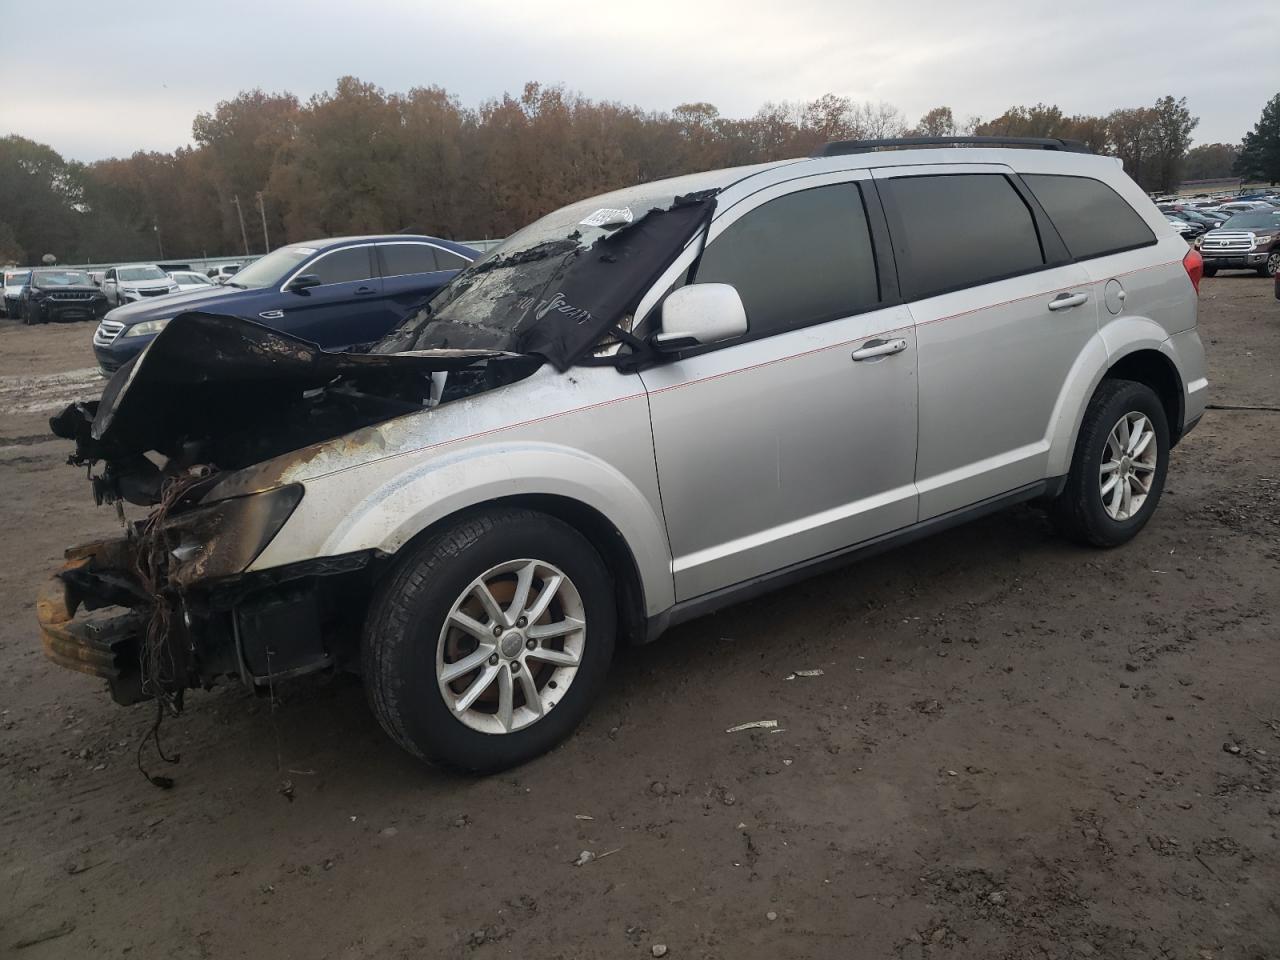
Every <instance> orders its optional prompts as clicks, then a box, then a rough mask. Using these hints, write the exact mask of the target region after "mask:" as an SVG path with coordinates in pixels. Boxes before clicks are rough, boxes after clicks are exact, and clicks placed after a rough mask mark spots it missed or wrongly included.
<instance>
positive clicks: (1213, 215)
mask: <svg viewBox="0 0 1280 960" xmlns="http://www.w3.org/2000/svg"><path fill="white" fill-rule="evenodd" d="M1156 205H1157V207H1158V208H1159V210H1160V212H1161V213H1163V214H1164V215H1165V218H1166V219H1167V220H1168V221H1169V224H1170V225H1171V226H1172V227H1174V229H1176V230H1177V231H1178V232H1179V233H1180V234H1181V235H1182V236H1183V238H1184V239H1186V240H1187V241H1188V242H1191V243H1194V244H1195V245H1196V246H1197V247H1198V248H1199V249H1200V252H1201V254H1202V255H1203V257H1204V272H1205V276H1209V277H1212V276H1213V275H1214V274H1216V273H1217V272H1218V271H1219V270H1253V271H1255V272H1257V273H1258V274H1260V275H1261V276H1264V277H1274V276H1276V275H1277V272H1280V192H1275V191H1266V192H1259V193H1256V194H1251V195H1249V196H1245V197H1231V198H1224V197H1200V198H1189V199H1188V198H1177V197H1165V198H1160V199H1158V200H1157V203H1156Z"/></svg>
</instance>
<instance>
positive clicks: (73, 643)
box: [36, 541, 147, 705]
mask: <svg viewBox="0 0 1280 960" xmlns="http://www.w3.org/2000/svg"><path fill="white" fill-rule="evenodd" d="M121 543H122V541H107V542H102V543H96V544H90V545H88V546H86V547H82V548H77V550H73V551H68V560H67V563H66V564H65V565H64V566H63V567H62V569H61V570H60V571H58V573H56V574H54V576H52V577H51V578H50V579H49V581H48V582H47V583H46V584H45V585H44V587H43V589H41V591H40V594H39V596H38V597H37V598H36V619H37V621H38V622H39V624H40V641H41V644H42V645H43V647H44V654H45V656H46V657H48V658H49V659H50V660H52V661H53V662H54V663H56V664H57V665H58V666H60V667H66V668H67V669H68V670H76V671H78V672H80V673H87V674H89V675H90V676H94V677H101V678H102V679H104V680H106V681H107V686H108V688H109V689H110V690H111V698H112V699H113V700H115V701H116V703H120V704H125V705H128V704H131V703H137V702H139V701H140V700H142V699H145V698H144V697H143V695H142V690H141V684H140V680H141V678H140V675H139V670H138V654H139V651H140V650H141V649H142V646H141V644H142V638H143V635H144V633H145V631H146V624H147V618H146V616H145V614H144V613H143V612H141V611H139V610H129V609H125V610H123V612H116V613H109V612H107V611H95V610H89V609H86V610H81V606H82V604H83V600H84V597H83V594H82V592H81V591H80V590H79V589H78V588H77V587H76V586H75V585H74V583H73V580H70V579H64V577H66V576H70V577H74V576H75V575H76V574H77V573H79V572H80V571H82V570H83V569H84V568H86V567H88V566H89V565H90V564H91V563H93V561H94V560H95V558H96V557H97V555H98V554H101V555H103V556H107V555H110V554H112V553H114V552H117V551H118V550H119V547H120V545H121Z"/></svg>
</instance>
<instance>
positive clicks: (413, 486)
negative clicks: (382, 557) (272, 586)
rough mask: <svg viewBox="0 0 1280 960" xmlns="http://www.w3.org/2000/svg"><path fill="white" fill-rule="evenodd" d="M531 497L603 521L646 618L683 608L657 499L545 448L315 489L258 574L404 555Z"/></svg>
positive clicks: (445, 461) (380, 467)
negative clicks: (315, 562) (470, 519)
mask: <svg viewBox="0 0 1280 960" xmlns="http://www.w3.org/2000/svg"><path fill="white" fill-rule="evenodd" d="M359 491H364V495H363V496H361V495H359ZM529 495H550V496H557V497H562V498H567V499H571V500H575V501H577V502H579V503H582V504H585V505H586V506H588V507H591V508H592V509H594V510H595V511H597V512H598V513H600V514H601V515H603V516H604V517H605V518H606V519H607V520H608V521H609V522H610V523H612V524H613V526H614V527H615V528H616V529H617V530H618V531H619V533H621V534H622V536H623V538H624V540H625V541H626V543H627V546H628V547H629V548H630V549H631V552H632V555H633V557H634V558H635V561H636V567H637V569H638V570H639V573H640V579H641V583H642V586H643V588H644V597H645V606H646V612H647V613H648V614H650V615H652V614H655V613H657V612H658V611H660V610H664V609H666V608H667V607H669V606H671V605H672V604H673V603H674V602H675V596H674V589H673V585H672V577H671V550H670V547H669V545H668V542H667V536H666V527H665V524H664V522H663V519H662V517H661V515H660V514H659V513H658V512H657V508H656V507H655V505H654V504H652V503H651V502H650V500H649V498H648V497H646V496H645V494H644V493H643V492H642V491H641V490H640V489H639V488H638V487H637V486H636V485H635V484H634V483H633V482H632V481H631V480H630V479H628V478H627V476H626V475H624V474H623V473H622V472H621V471H620V470H618V469H617V468H616V467H614V466H612V465H611V464H609V463H606V462H605V461H603V460H601V459H598V458H595V457H592V456H590V455H588V454H586V453H584V452H583V451H581V450H577V449H574V448H571V447H568V446H564V445H562V444H557V443H547V442H536V441H535V442H502V441H495V442H492V443H482V444H477V445H472V446H468V447H467V448H465V449H462V450H457V451H455V452H453V453H451V454H444V455H439V456H433V457H431V458H430V459H428V460H424V461H419V462H416V463H412V464H409V465H406V464H404V462H403V461H401V460H398V459H395V458H392V459H387V460H381V461H377V462H375V463H371V464H367V465H365V466H363V467H359V468H356V469H355V470H354V471H343V472H340V473H335V474H331V475H329V476H324V477H320V478H316V479H312V480H309V481H307V483H306V495H305V496H304V497H303V500H302V503H301V504H300V505H299V507H298V510H297V511H296V512H295V514H294V515H293V516H292V517H290V520H289V522H288V523H287V524H286V526H285V528H284V529H283V530H282V531H281V532H280V534H279V535H278V536H277V537H276V538H275V540H273V541H272V543H271V544H270V545H269V546H268V547H267V549H266V550H264V551H263V553H262V554H261V556H259V557H258V559H257V560H256V561H255V562H254V564H253V566H252V567H251V569H254V570H258V569H265V568H268V567H275V566H280V565H282V564H287V563H293V562H296V561H298V560H305V559H310V558H312V557H316V556H334V555H337V554H343V553H350V552H354V551H359V550H371V549H372V550H380V551H382V552H384V553H389V554H390V553H395V552H397V551H398V550H399V549H400V548H401V547H402V546H404V544H405V543H407V542H408V541H409V540H411V539H412V538H413V537H414V536H416V535H417V534H418V533H420V532H421V531H423V530H425V529H426V528H427V527H429V526H431V525H432V524H434V523H437V522H439V521H441V520H444V519H446V518H448V517H450V516H452V515H454V514H457V513H458V512H460V511H462V510H466V509H468V508H471V507H475V506H479V505H482V504H484V503H487V502H491V501H494V500H499V499H503V498H508V497H518V496H529Z"/></svg>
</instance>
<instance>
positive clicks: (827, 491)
mask: <svg viewBox="0 0 1280 960" xmlns="http://www.w3.org/2000/svg"><path fill="white" fill-rule="evenodd" d="M946 143H947V145H946V146H941V145H939V146H935V145H934V144H933V143H931V142H929V143H925V144H921V143H919V142H918V141H911V142H905V143H904V142H902V141H894V142H890V143H888V144H884V143H882V142H870V143H866V142H864V143H835V144H830V145H828V146H827V147H826V148H824V149H823V150H821V151H820V152H819V153H818V154H817V155H815V156H813V157H810V158H806V159H798V160H790V161H785V162H780V163H770V164H762V165H758V166H751V167H743V168H738V169H732V170H721V171H715V172H711V173H701V174H696V175H692V176H688V177H682V178H679V179H676V180H669V181H663V182H658V183H650V184H646V185H643V186H638V187H633V188H630V189H627V190H622V191H618V192H616V193H611V194H607V195H605V196H603V197H598V198H595V199H592V200H587V201H583V202H581V203H577V204H574V205H572V206H570V207H566V208H564V209H562V210H559V211H557V212H555V213H552V214H550V215H548V216H547V217H544V218H543V219H541V220H539V221H538V222H536V223H534V224H533V225H531V226H529V227H527V228H525V229H524V230H522V231H520V232H519V233H517V234H516V235H514V236H513V237H511V238H510V239H509V240H507V241H506V242H505V243H504V244H503V245H502V246H501V247H499V248H497V249H496V250H494V251H492V252H491V253H489V254H488V255H487V256H486V257H485V258H484V259H483V260H481V261H478V262H477V263H476V264H475V265H473V266H472V267H471V268H469V269H468V270H465V271H463V272H462V273H461V274H460V275H459V276H458V278H457V279H456V280H454V281H453V283H452V284H451V285H450V286H448V287H446V288H445V289H444V290H443V291H442V292H441V293H440V294H439V295H438V296H437V297H436V298H435V300H434V301H433V302H432V303H431V304H430V305H429V306H428V307H426V308H424V309H423V310H422V311H420V312H419V313H418V314H417V315H416V316H415V317H413V318H411V319H410V320H409V321H408V322H406V323H405V324H404V325H403V326H402V327H401V328H399V329H398V330H397V331H395V332H394V333H393V334H392V335H390V336H389V337H388V338H387V339H386V340H385V341H384V342H382V343H381V344H380V345H379V346H378V347H376V348H375V349H374V350H373V352H372V353H371V354H367V355H340V354H326V353H323V352H321V351H319V350H317V349H315V348H314V347H312V346H310V345H308V344H305V343H302V342H300V341H297V340H293V339H292V338H290V337H288V336H287V335H284V334H280V333H277V332H275V331H270V330H266V329H265V328H262V327H259V326H257V325H255V324H252V323H249V322H247V321H242V320H235V319H232V318H226V317H212V316H205V315H200V314H188V315H185V316H180V317H178V318H177V319H176V320H174V321H173V322H172V323H171V324H170V325H169V326H168V327H166V329H165V330H164V332H163V333H161V334H160V336H159V337H157V338H156V340H155V341H154V343H153V344H151V345H150V346H149V347H148V349H147V351H146V352H145V353H143V354H142V355H141V356H140V357H139V358H138V359H137V360H136V361H133V362H131V363H130V364H129V365H127V366H126V367H125V368H124V369H122V370H121V371H120V372H119V373H117V374H116V375H115V377H114V378H113V380H112V381H111V383H110V384H109V385H108V387H107V389H106V392H105V394H104V397H103V400H102V402H101V403H100V404H98V405H93V404H88V405H77V406H73V407H72V408H68V410H67V411H65V412H64V413H63V414H61V415H60V416H59V417H56V418H54V422H53V427H54V429H55V431H56V432H57V433H58V434H59V435H61V436H66V437H69V438H74V439H76V440H77V443H78V451H77V454H76V456H75V458H73V459H74V460H75V461H76V462H79V463H91V464H92V463H95V462H97V463H99V464H105V466H100V467H99V472H98V475H97V477H96V478H95V489H96V493H97V495H98V497H99V498H100V499H104V500H108V501H110V500H113V499H117V498H125V499H128V500H131V501H133V502H137V503H149V504H157V507H156V509H155V511H154V513H153V514H152V516H151V518H150V519H149V520H147V521H146V522H144V523H142V524H139V525H135V527H133V528H132V532H131V534H130V536H129V537H128V538H126V539H123V540H119V541H114V542H109V543H97V544H93V545H90V546H88V547H85V548H79V549H77V550H73V551H70V552H69V556H70V557H71V560H70V562H69V563H68V565H67V566H66V567H65V568H64V569H63V570H62V571H61V572H60V573H59V574H58V575H57V577H56V578H55V580H54V581H53V588H52V589H51V590H49V591H47V592H46V594H45V595H44V597H43V598H42V602H41V604H40V608H39V609H40V620H41V624H42V627H43V632H44V641H45V646H46V650H47V651H48V653H49V655H50V656H51V657H52V658H53V659H55V660H56V661H58V662H60V663H62V664H64V665H66V666H71V667H74V668H77V669H81V670H84V671H86V672H89V673H94V674H97V675H99V676H105V677H107V678H109V679H110V681H111V689H112V691H113V693H114V694H115V696H116V698H117V699H118V700H121V701H122V702H132V701H136V700H139V699H142V698H145V697H150V696H162V697H165V698H167V699H169V700H171V701H177V700H178V698H179V697H180V696H181V693H182V691H183V690H184V689H185V688H187V687H194V686H197V685H201V684H207V683H209V682H212V681H213V680H214V679H215V678H216V677H218V676H221V675H226V674H232V675H235V676H239V677H241V678H242V679H243V680H244V682H246V683H248V684H250V685H254V686H265V685H266V684H267V683H268V682H278V681H280V680H282V679H284V678H285V677H289V676H293V675H296V674H300V673H305V672H307V671H310V670H317V669H322V668H330V667H334V666H344V665H345V666H351V667H353V668H355V669H359V670H361V671H362V672H363V674H364V678H365V683H366V684H367V687H368V691H369V696H370V700H371V702H372V704H373V708H374V710H375V712H376V713H377V715H378V718H379V720H380V721H381V722H382V724H383V726H384V727H385V728H386V730H387V731H388V733H389V734H390V735H391V736H392V737H394V738H395V740H396V741H398V742H399V743H400V744H402V745H403V746H404V747H405V748H406V749H408V750H410V751H412V752H413V753H415V754H417V755H419V756H421V757H425V758H432V759H439V760H443V761H446V762H448V763H451V764H454V765H456V766H460V767H463V768H467V769H471V770H496V769H500V768H503V767H506V766H509V765H511V764H514V763H518V762H521V761H523V760H526V759H528V758H530V757H532V756H535V755H536V754H538V753H540V752H542V751H544V750H546V749H547V748H549V747H550V746H551V745H552V744H554V743H555V742H556V741H557V740H559V739H560V738H561V737H563V736H565V735H566V734H567V733H568V732H569V731H570V730H572V729H573V727H574V726H575V725H576V724H577V723H578V722H579V721H580V720H581V719H582V717H583V716H584V714H585V713H586V712H587V709H588V707H589V706H590V704H591V702H592V701H593V700H594V699H595V697H596V695H597V694H598V693H599V692H600V689H601V686H602V684H603V683H604V681H605V675H606V672H607V669H608V665H609V662H610V659H611V656H612V653H613V650H614V646H615V642H618V641H620V640H626V641H629V642H643V641H645V640H651V639H653V638H655V637H657V636H658V635H659V634H660V633H662V631H663V630H664V629H665V628H667V627H669V626H671V625H672V624H674V623H678V622H680V621H684V620H688V619H690V618H692V617H697V616H701V615H703V614H705V613H708V612H710V611H712V610H715V609H717V608H718V607H722V606H724V605H726V604H729V603H733V602H736V601H738V600H740V599H742V598H744V597H747V596H750V595H752V594H755V593H758V592H760V591H763V590H767V589H772V588H775V587H778V586H782V585H785V584H787V583H788V582H791V581H794V580H795V579H797V578H799V577H802V576H806V575H808V574H810V573H812V572H813V571H815V570H819V569H822V568H824V567H827V566H829V565H832V564H836V563H845V562H847V561H849V560H851V559H853V558H856V557H858V556H860V555H865V554H866V553H868V552H870V551H873V550H878V549H881V548H883V547H885V546H887V545H890V544H893V543H900V542H902V541H905V540H909V539H913V538H916V537H919V536H921V535H924V534H927V533H930V532H933V531H936V530H940V529H942V528H945V527H948V526H951V525H953V524H956V523H959V522H961V521H964V520H967V519H970V518H972V517H975V516H979V515H982V514H985V513H989V512H991V511H993V510H996V509H999V508H1001V507H1004V506H1007V505H1009V504H1013V503H1017V502H1020V501H1029V500H1033V499H1034V500H1038V501H1041V502H1044V503H1045V504H1047V506H1048V509H1049V512H1050V513H1051V515H1052V516H1053V518H1054V519H1055V521H1056V522H1057V524H1058V526H1059V528H1060V529H1061V530H1062V531H1063V532H1064V533H1065V534H1067V535H1068V536H1070V537H1072V538H1075V539H1077V540H1080V541H1083V542H1086V543H1090V544H1094V545H1096V546H1101V547H1110V546H1115V545H1117V544H1121V543H1124V542H1125V541H1127V540H1129V539H1130V538H1132V537H1133V536H1134V535H1135V534H1136V533H1137V532H1138V531H1139V530H1140V529H1141V528H1142V526H1143V525H1144V524H1146V523H1147V521H1148V520H1149V519H1150V518H1151V515H1152V513H1153V511H1154V510H1155V508H1156V504H1157V502H1158V501H1159V499H1160V493H1161V490H1162V488H1163V485H1164V481H1165V473H1166V470H1167V468H1168V462H1169V452H1170V450H1171V448H1172V447H1173V446H1174V445H1175V444H1176V443H1177V442H1178V441H1179V440H1180V439H1181V438H1182V437H1183V436H1184V435H1185V434H1186V433H1187V431H1188V430H1190V429H1191V428H1192V427H1193V426H1194V425H1195V423H1196V422H1197V420H1199V418H1200V416H1201V414H1202V412H1203V410H1204V408H1205V396H1206V387H1207V380H1206V377H1205V359H1204V353H1203V350H1202V348H1201V343H1200V337H1199V334H1198V333H1197V331H1196V288H1197V284H1198V282H1199V274H1200V260H1199V255H1198V254H1197V253H1196V252H1195V251H1194V250H1188V248H1187V245H1186V243H1185V242H1184V241H1183V240H1182V239H1181V238H1180V237H1179V236H1178V234H1177V233H1176V232H1175V231H1174V230H1173V228H1172V227H1170V226H1169V225H1168V224H1167V223H1166V221H1165V218H1164V217H1163V215H1161V214H1160V212H1159V211H1158V210H1157V209H1156V207H1155V206H1154V205H1153V204H1152V203H1151V201H1150V200H1148V199H1147V197H1146V196H1145V195H1144V194H1143V193H1142V191H1141V190H1140V189H1139V188H1138V187H1137V186H1136V185H1135V184H1134V183H1133V181H1131V180H1130V179H1129V178H1128V177H1127V176H1126V175H1125V174H1124V172H1123V170H1122V169H1121V166H1120V164H1119V163H1118V162H1117V161H1115V160H1113V159H1109V158H1105V157H1097V156H1092V155H1089V154H1087V153H1086V152H1085V151H1084V150H1083V148H1080V147H1078V146H1077V145H1074V144H1071V143H1066V142H1062V141H1019V142H1018V144H1017V146H1018V147H1019V148H1018V149H1004V148H1000V147H997V146H992V145H990V144H989V143H987V142H986V141H974V140H969V141H966V143H965V146H964V147H963V148H961V149H957V148H955V146H954V145H953V144H954V143H955V141H946ZM1000 143H1007V141H1000ZM885 145H888V146H894V147H902V146H904V145H905V146H908V147H910V149H894V150H877V149H875V148H877V147H880V146H885ZM1027 147H1032V148H1034V149H1027ZM154 452H158V453H160V454H161V455H162V457H159V458H158V457H155V456H154ZM146 453H150V454H151V456H150V458H148V457H144V456H143V455H144V454H146ZM164 458H167V459H164ZM161 459H164V467H163V468H159V467H157V466H155V463H156V462H157V461H158V460H161ZM106 606H115V607H126V608H131V609H130V610H129V611H128V612H124V613H120V612H119V611H116V613H117V614H119V615H114V616H113V615H111V614H110V613H107V612H100V613H97V614H91V615H89V618H90V620H92V622H93V624H94V625H93V626H92V629H90V626H89V625H87V623H86V619H85V615H84V614H83V613H79V612H78V611H79V608H80V607H86V608H94V607H106ZM94 617H97V618H98V619H96V620H93V618H94ZM139 664H141V672H139Z"/></svg>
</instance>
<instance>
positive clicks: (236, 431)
mask: <svg viewBox="0 0 1280 960" xmlns="http://www.w3.org/2000/svg"><path fill="white" fill-rule="evenodd" d="M541 363H542V361H541V360H540V359H539V358H536V357H528V356H522V355H518V354H510V353H503V352H501V351H494V350H424V351H417V352H413V353H405V354H360V353H327V352H325V351H323V350H321V349H320V348H319V347H317V346H315V345H314V344H311V343H308V342H306V341H304V340H299V339H297V338H296V337H292V336H290V335H288V334H286V333H282V332H280V331H278V330H272V329H270V328H268V327H264V326H262V325H261V324H257V323H254V322H252V321H249V320H243V319H240V318H237V317H223V316H215V315H211V314H200V313H191V314H184V315H181V316H178V317H176V318H175V319H174V320H173V322H172V323H171V324H169V326H168V327H167V328H166V329H165V330H164V331H162V332H161V334H160V335H159V336H158V337H156V339H155V341H154V342H152V343H151V344H150V345H149V346H148V348H147V349H146V350H144V351H143V352H142V353H141V354H139V355H138V356H137V357H135V358H134V359H133V360H131V361H130V362H129V363H128V364H126V365H125V366H124V367H122V368H121V369H120V370H119V371H118V372H117V373H116V375H115V376H113V377H112V379H111V381H110V383H109V384H108V385H107V388H106V390H105V391H104V392H103V395H102V399H101V400H100V401H97V402H88V403H75V404H72V405H71V406H69V407H67V408H66V409H65V410H63V411H62V412H61V413H59V414H58V415H57V416H56V417H54V418H52V420H51V421H50V426H51V428H52V430H53V432H54V434H55V435H57V436H59V437H64V438H66V439H69V440H74V441H75V444H76V449H75V452H74V453H73V454H72V455H71V458H70V462H71V463H72V464H75V465H78V466H88V467H90V468H91V469H92V468H94V467H95V466H96V465H97V464H99V463H101V464H102V469H101V471H100V472H99V473H97V474H96V475H94V476H93V477H92V479H93V483H94V495H95V499H96V500H97V501H98V502H99V503H112V502H115V501H117V500H124V501H126V502H128V503H134V504H138V505H143V506H149V505H154V504H157V503H159V502H160V500H161V497H162V491H163V488H164V486H165V484H166V482H168V481H170V480H174V479H177V478H179V477H182V478H185V479H187V480H196V481H199V480H211V479H212V478H213V477H214V476H215V475H216V474H219V473H223V472H226V471H231V470H239V469H243V468H245V467H248V466H252V465H253V464H256V463H261V462H262V461H264V460H267V459H270V458H271V457H275V456H279V455H280V454H284V453H288V452H291V451H293V450H299V449H302V448H303V447H307V446H310V445H312V444H315V443H319V442H321V441H324V440H329V439H332V438H334V437H339V436H342V435H344V434H347V433H350V432H352V431H353V430H358V429H360V428H361V427H366V426H370V425H372V424H375V423H380V422H382V421H385V420H390V419H393V418H395V417H398V416H403V415H405V414H410V413H416V412H420V411H422V410H424V409H430V408H431V407H434V406H437V405H439V404H441V403H447V402H449V401H451V400H455V399H460V398H462V397H467V396H472V395H474V394H477V393H482V392H484V391H487V390H491V389H493V388H495V387H499V386H503V385H505V384H508V383H512V382H514V381H516V380H519V379H522V378H523V377H525V376H528V375H529V374H530V373H532V372H533V371H534V370H535V369H537V367H538V366H540V365H541ZM208 487H209V484H208V483H200V484H194V483H193V484H191V489H190V490H189V491H188V492H187V494H186V495H185V496H184V497H182V498H181V500H180V501H179V502H178V503H176V504H175V505H174V506H176V507H177V508H178V509H182V508H183V507H185V506H187V505H189V504H191V503H193V502H195V501H196V500H198V499H199V496H200V495H201V494H202V493H203V492H204V491H206V490H207V489H208Z"/></svg>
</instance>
